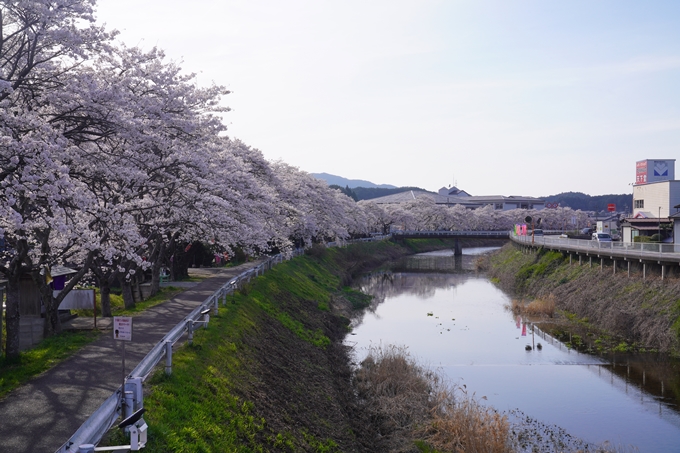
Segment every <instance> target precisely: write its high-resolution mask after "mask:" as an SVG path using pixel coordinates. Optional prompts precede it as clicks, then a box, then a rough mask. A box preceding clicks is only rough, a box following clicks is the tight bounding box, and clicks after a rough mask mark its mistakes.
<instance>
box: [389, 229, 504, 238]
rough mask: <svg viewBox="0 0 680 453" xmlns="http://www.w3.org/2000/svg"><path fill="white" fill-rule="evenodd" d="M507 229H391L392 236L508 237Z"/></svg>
mask: <svg viewBox="0 0 680 453" xmlns="http://www.w3.org/2000/svg"><path fill="white" fill-rule="evenodd" d="M508 234H509V233H508V232H507V231H479V230H455V231H443V230H442V231H424V230H402V231H393V232H392V236H423V237H427V236H433V237H436V236H447V237H452V236H461V237H470V236H478V237H508Z"/></svg>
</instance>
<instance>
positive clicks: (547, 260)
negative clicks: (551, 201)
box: [482, 244, 680, 356]
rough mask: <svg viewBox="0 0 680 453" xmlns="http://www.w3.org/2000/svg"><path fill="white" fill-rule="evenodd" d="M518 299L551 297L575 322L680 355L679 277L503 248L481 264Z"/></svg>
mask: <svg viewBox="0 0 680 453" xmlns="http://www.w3.org/2000/svg"><path fill="white" fill-rule="evenodd" d="M482 265H483V266H484V267H487V268H488V273H489V276H490V277H491V278H492V279H493V280H494V281H495V282H497V283H498V284H499V285H500V286H501V287H502V288H503V289H504V290H506V291H509V292H510V293H512V294H515V295H517V297H519V298H522V297H524V298H552V299H554V300H555V302H556V306H557V309H558V311H561V312H562V313H563V315H564V316H565V317H566V318H568V319H570V320H571V321H572V322H576V323H581V324H588V325H592V326H594V327H596V328H598V329H601V330H602V331H604V332H607V333H610V334H612V335H615V336H619V337H622V338H623V339H625V340H624V343H623V344H624V345H625V346H623V347H625V348H630V349H631V350H632V349H634V350H641V351H645V350H654V351H660V352H664V353H669V354H671V355H676V356H677V355H679V354H680V279H677V278H667V279H665V280H661V279H660V278H649V277H648V278H647V279H646V280H643V278H642V275H637V274H633V275H631V277H628V276H627V274H626V273H620V274H616V275H612V274H611V273H608V272H604V271H602V270H601V269H600V267H599V266H593V267H590V266H589V265H588V264H586V263H584V264H582V265H579V264H578V263H577V262H574V263H573V264H569V258H568V257H565V256H563V255H562V254H561V253H559V252H554V251H547V250H543V249H539V250H538V251H534V252H526V251H525V252H522V251H521V250H520V249H519V248H517V247H515V246H514V245H512V244H508V245H506V246H504V247H503V248H502V249H501V250H500V251H499V252H497V253H495V254H494V255H492V256H490V257H489V258H488V260H487V261H486V262H485V263H483V264H482Z"/></svg>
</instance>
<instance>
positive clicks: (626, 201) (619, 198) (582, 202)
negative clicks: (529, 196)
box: [540, 192, 633, 212]
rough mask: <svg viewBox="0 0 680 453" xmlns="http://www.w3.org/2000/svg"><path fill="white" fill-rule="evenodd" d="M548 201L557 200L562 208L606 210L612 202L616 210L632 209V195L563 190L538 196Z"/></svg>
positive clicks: (628, 210) (626, 210) (627, 210)
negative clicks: (591, 193) (588, 193)
mask: <svg viewBox="0 0 680 453" xmlns="http://www.w3.org/2000/svg"><path fill="white" fill-rule="evenodd" d="M540 198H541V199H542V200H545V201H547V202H550V203H554V202H558V203H559V204H560V206H561V207H563V208H567V207H569V208H572V209H580V210H581V211H598V212H600V211H607V205H608V204H610V203H613V204H615V205H616V210H617V211H625V212H631V211H632V210H633V195H632V194H620V195H595V196H591V195H586V194H584V193H581V192H563V193H559V194H557V195H550V196H548V197H540Z"/></svg>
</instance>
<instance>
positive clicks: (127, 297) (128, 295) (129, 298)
mask: <svg viewBox="0 0 680 453" xmlns="http://www.w3.org/2000/svg"><path fill="white" fill-rule="evenodd" d="M121 287H122V288H123V302H124V303H125V309H127V310H129V309H132V308H135V298H134V296H133V294H132V282H131V281H130V280H128V279H125V278H122V279H121Z"/></svg>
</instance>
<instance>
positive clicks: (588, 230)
mask: <svg viewBox="0 0 680 453" xmlns="http://www.w3.org/2000/svg"><path fill="white" fill-rule="evenodd" d="M592 233H593V229H592V228H584V229H582V230H581V234H592Z"/></svg>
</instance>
